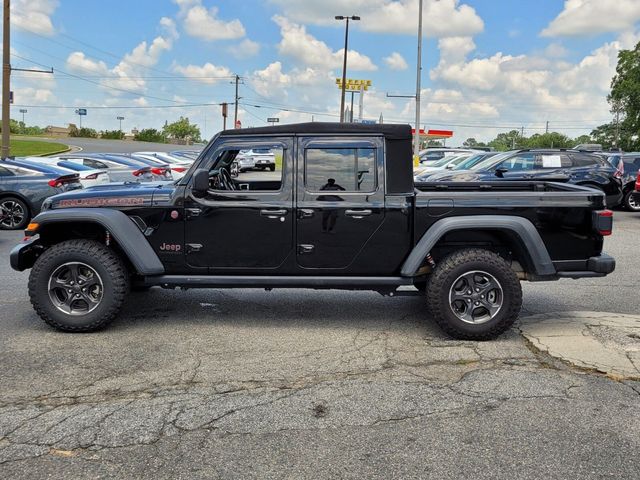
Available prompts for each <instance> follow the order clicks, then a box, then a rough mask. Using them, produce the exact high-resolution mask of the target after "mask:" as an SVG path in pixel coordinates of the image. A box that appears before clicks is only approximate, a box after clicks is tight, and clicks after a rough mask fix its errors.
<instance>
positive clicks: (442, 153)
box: [419, 147, 481, 163]
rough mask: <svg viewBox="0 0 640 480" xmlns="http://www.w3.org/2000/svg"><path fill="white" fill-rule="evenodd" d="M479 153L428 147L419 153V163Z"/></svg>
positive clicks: (464, 149) (469, 149) (460, 149)
mask: <svg viewBox="0 0 640 480" xmlns="http://www.w3.org/2000/svg"><path fill="white" fill-rule="evenodd" d="M474 153H481V152H480V151H479V150H473V149H471V148H447V147H429V148H427V149H425V150H421V151H420V153H419V156H420V163H430V162H435V161H437V160H441V159H442V158H444V157H448V156H454V155H463V154H474Z"/></svg>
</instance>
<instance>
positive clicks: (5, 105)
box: [1, 0, 11, 160]
mask: <svg viewBox="0 0 640 480" xmlns="http://www.w3.org/2000/svg"><path fill="white" fill-rule="evenodd" d="M9 11H10V5H9V0H4V10H3V12H2V14H3V15H2V17H3V19H2V32H3V33H2V155H1V156H2V159H3V160H4V159H5V158H7V157H8V156H9V138H10V137H9V135H10V132H9V128H10V127H9V117H10V115H11V113H10V110H9V97H10V95H11V93H10V92H11V86H10V84H9V82H10V78H11V62H10V59H9V55H10V53H11V49H10V46H9V41H10V39H11V35H10V32H9V25H10V21H9Z"/></svg>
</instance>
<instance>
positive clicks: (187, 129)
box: [162, 117, 200, 142]
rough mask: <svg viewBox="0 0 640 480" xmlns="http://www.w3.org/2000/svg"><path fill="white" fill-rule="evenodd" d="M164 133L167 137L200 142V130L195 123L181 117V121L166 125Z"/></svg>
mask: <svg viewBox="0 0 640 480" xmlns="http://www.w3.org/2000/svg"><path fill="white" fill-rule="evenodd" d="M162 131H163V133H164V134H165V135H166V136H167V137H171V138H176V139H178V140H187V139H189V140H192V141H194V142H199V141H200V128H198V126H197V125H195V124H193V123H189V119H188V118H187V117H180V120H178V121H177V122H173V123H169V124H166V125H165V126H164V127H163V129H162Z"/></svg>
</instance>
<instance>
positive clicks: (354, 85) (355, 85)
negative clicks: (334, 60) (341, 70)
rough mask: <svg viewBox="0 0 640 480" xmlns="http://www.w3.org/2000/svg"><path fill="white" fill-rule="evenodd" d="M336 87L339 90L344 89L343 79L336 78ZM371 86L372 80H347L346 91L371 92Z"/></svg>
mask: <svg viewBox="0 0 640 480" xmlns="http://www.w3.org/2000/svg"><path fill="white" fill-rule="evenodd" d="M336 85H337V86H338V88H339V89H342V79H341V78H336ZM370 86H371V80H356V79H354V78H347V81H346V83H345V87H344V89H345V90H346V91H347V92H359V91H360V90H365V91H366V90H369V87H370Z"/></svg>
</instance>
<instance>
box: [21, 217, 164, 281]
mask: <svg viewBox="0 0 640 480" xmlns="http://www.w3.org/2000/svg"><path fill="white" fill-rule="evenodd" d="M31 222H33V223H37V224H39V225H40V226H39V227H38V228H39V229H40V228H42V227H43V226H48V225H52V224H64V223H69V222H87V223H97V224H99V225H101V226H102V227H104V228H105V229H106V230H108V231H109V233H110V234H111V236H112V237H113V238H114V239H115V240H116V242H118V245H120V247H121V248H122V250H123V251H124V253H125V255H126V256H127V258H128V259H129V261H130V262H131V264H132V265H133V266H134V268H135V269H136V271H137V272H138V273H139V274H140V275H162V274H163V273H164V266H163V265H162V262H161V261H160V259H159V258H158V255H156V252H155V251H154V250H153V248H151V245H149V242H148V241H147V239H146V238H145V237H144V235H143V234H142V232H141V231H140V229H139V228H138V226H137V225H136V224H135V223H133V221H132V220H131V219H130V218H129V217H128V216H127V215H125V214H124V213H123V212H121V211H120V210H112V209H109V208H64V209H59V210H47V211H45V212H42V213H40V214H38V215H37V216H36V217H34V218H33V219H32V220H31Z"/></svg>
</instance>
